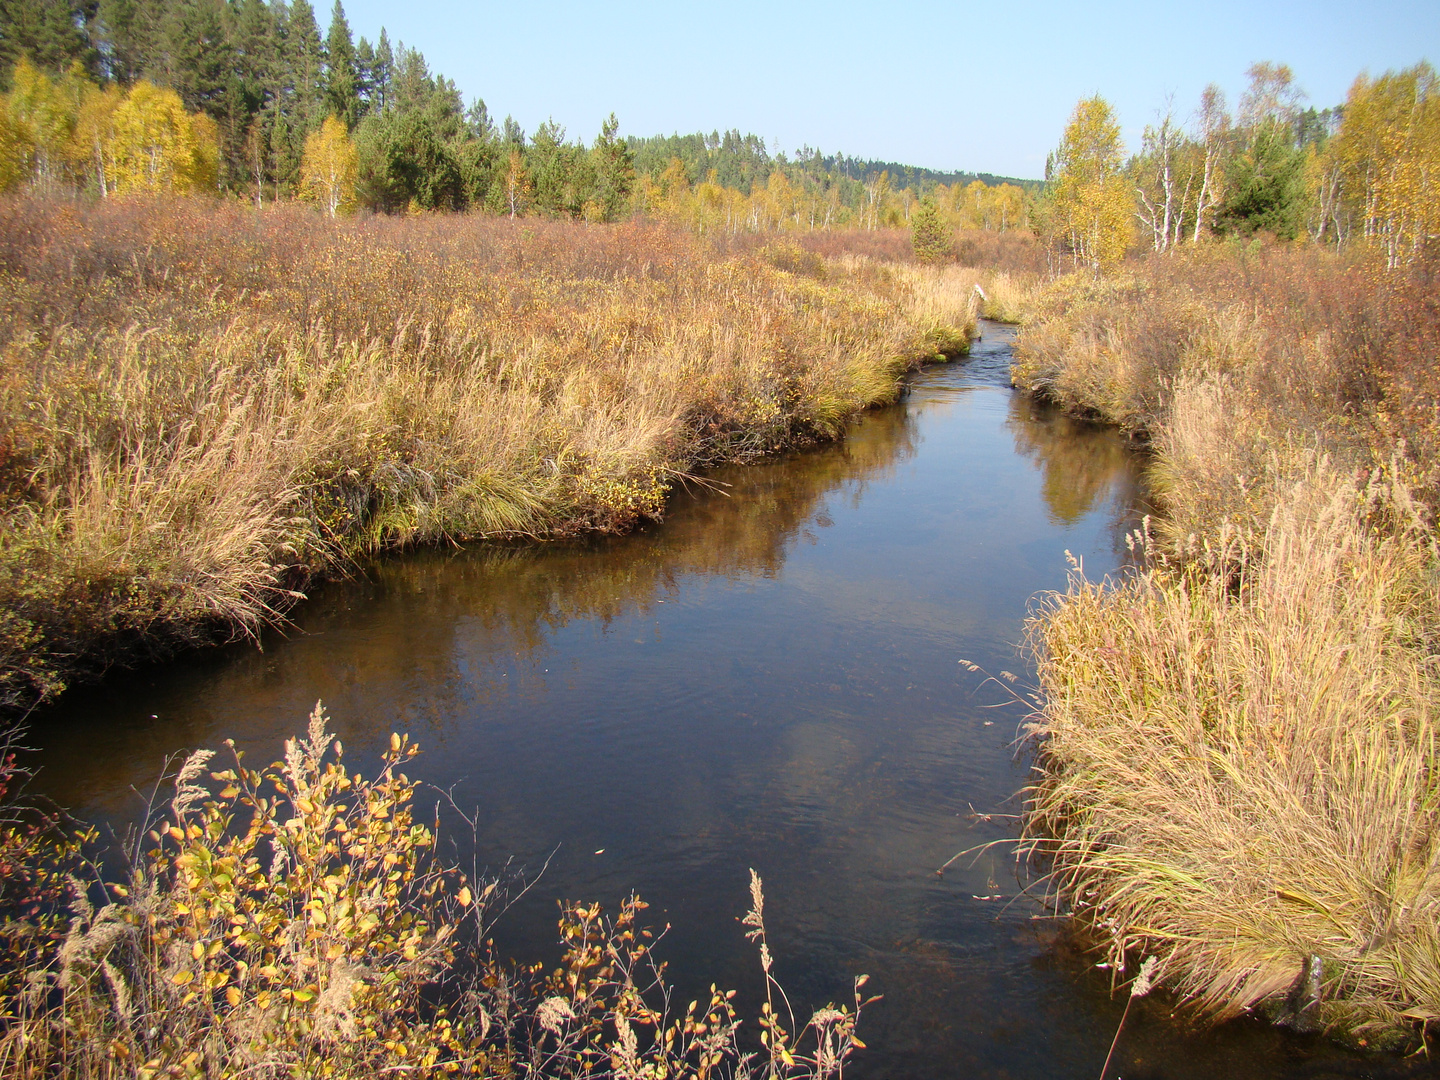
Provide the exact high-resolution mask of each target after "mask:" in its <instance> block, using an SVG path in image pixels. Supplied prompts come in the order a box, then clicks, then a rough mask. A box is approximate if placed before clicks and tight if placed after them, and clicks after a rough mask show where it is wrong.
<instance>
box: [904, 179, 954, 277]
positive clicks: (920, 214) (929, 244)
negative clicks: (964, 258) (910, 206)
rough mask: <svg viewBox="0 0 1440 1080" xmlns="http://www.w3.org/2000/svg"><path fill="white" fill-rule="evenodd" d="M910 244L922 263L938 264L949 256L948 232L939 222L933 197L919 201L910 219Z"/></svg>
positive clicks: (927, 196)
mask: <svg viewBox="0 0 1440 1080" xmlns="http://www.w3.org/2000/svg"><path fill="white" fill-rule="evenodd" d="M910 243H911V246H912V247H914V249H915V257H916V258H917V259H919V260H920V261H921V262H923V263H938V262H940V261H942V260H943V259H945V257H946V256H948V255H949V254H950V230H949V229H947V228H945V222H944V221H943V220H941V217H940V207H939V206H937V205H936V203H935V197H934V196H933V195H926V196H925V197H924V198H922V199H921V200H920V205H919V207H917V208H916V210H915V214H914V215H913V216H912V217H911V219H910Z"/></svg>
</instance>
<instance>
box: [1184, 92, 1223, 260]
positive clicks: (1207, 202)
mask: <svg viewBox="0 0 1440 1080" xmlns="http://www.w3.org/2000/svg"><path fill="white" fill-rule="evenodd" d="M1229 130H1230V114H1229V113H1228V112H1226V111H1225V94H1224V93H1223V92H1222V91H1221V89H1220V87H1218V86H1216V85H1215V84H1214V83H1211V84H1210V85H1209V86H1207V87H1205V90H1204V92H1203V93H1201V95H1200V107H1199V108H1198V109H1197V110H1196V111H1195V141H1196V142H1197V143H1198V144H1199V145H1200V149H1201V151H1202V155H1203V156H1202V158H1201V167H1200V184H1199V190H1198V191H1197V192H1196V194H1195V233H1194V236H1193V237H1192V239H1193V240H1195V241H1196V242H1197V243H1198V242H1199V240H1200V233H1201V230H1203V229H1204V228H1205V227H1206V226H1207V225H1213V224H1214V213H1215V208H1216V207H1217V206H1219V205H1220V200H1221V196H1222V192H1221V185H1220V177H1221V170H1220V163H1221V154H1222V152H1223V150H1224V145H1225V137H1226V135H1227V133H1228V132H1229Z"/></svg>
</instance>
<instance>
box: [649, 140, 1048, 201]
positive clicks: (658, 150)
mask: <svg viewBox="0 0 1440 1080" xmlns="http://www.w3.org/2000/svg"><path fill="white" fill-rule="evenodd" d="M626 142H627V143H628V145H629V147H630V151H631V153H632V154H633V155H634V160H635V170H636V171H637V172H641V173H648V174H650V175H651V176H658V175H659V174H660V173H662V172H664V170H665V168H666V167H667V166H668V165H669V164H670V162H671V160H673V159H675V158H679V159H680V162H681V164H683V165H684V166H685V171H686V173H687V174H688V175H689V179H690V182H691V183H692V184H693V183H698V182H700V181H701V180H704V179H705V178H706V177H707V176H708V175H709V174H710V172H711V170H714V172H715V178H716V180H718V181H719V182H720V183H721V184H723V185H724V186H725V187H729V188H737V189H739V190H740V191H743V192H744V193H745V194H747V195H748V194H750V192H751V190H752V189H753V188H754V187H763V186H764V185H765V183H766V182H767V181H768V180H769V179H770V174H771V172H773V171H774V170H776V169H781V170H782V171H784V172H785V173H786V174H787V175H792V176H793V175H794V174H795V173H796V172H801V173H805V174H808V175H810V176H814V177H817V178H818V177H820V176H829V177H831V178H833V179H839V178H841V177H843V178H845V179H847V180H854V181H859V182H861V183H863V182H865V181H866V180H867V179H870V178H871V177H875V176H879V175H880V173H882V172H888V173H889V174H890V184H891V187H892V188H895V189H900V188H912V189H922V188H930V187H934V186H935V185H936V184H945V185H946V186H947V187H948V186H954V185H956V184H959V185H960V186H961V187H964V186H965V185H966V184H969V183H972V182H973V181H975V180H979V181H981V182H982V183H984V184H987V185H989V186H991V187H994V186H996V185H998V184H1014V185H1016V186H1017V187H1021V188H1024V189H1026V190H1034V189H1038V188H1039V187H1040V186H1041V181H1039V180H1020V179H1016V178H1015V177H1010V176H996V175H995V174H993V173H984V172H981V173H976V172H963V171H955V172H940V171H938V170H935V169H923V168H919V167H917V166H914V165H903V164H901V163H899V162H895V161H874V160H869V159H864V158H855V157H848V156H846V155H845V154H822V153H821V152H820V151H818V150H812V149H811V148H809V147H806V148H804V149H803V150H800V151H799V152H797V154H796V155H795V157H794V158H793V159H792V158H790V157H789V156H788V155H786V154H785V153H783V152H782V153H778V154H774V155H772V154H771V153H770V152H769V151H768V150H766V148H765V140H764V139H763V138H761V137H760V136H758V135H753V134H747V135H742V134H740V132H739V130H738V129H732V130H730V131H726V132H719V131H712V132H711V133H710V134H708V135H706V134H705V133H704V132H695V133H694V134H690V135H654V136H652V137H650V138H648V139H642V138H637V137H636V136H633V135H632V136H630V137H629V138H628V139H627V140H626Z"/></svg>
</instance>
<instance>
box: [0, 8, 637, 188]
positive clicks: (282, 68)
mask: <svg viewBox="0 0 1440 1080" xmlns="http://www.w3.org/2000/svg"><path fill="white" fill-rule="evenodd" d="M0 75H3V79H4V88H5V90H6V94H5V102H6V114H5V115H4V116H3V117H0V137H3V138H4V140H5V143H6V145H4V146H0V153H4V155H5V157H6V159H7V160H8V162H9V169H10V171H11V173H13V174H16V175H18V176H19V178H20V179H30V180H32V181H35V180H40V181H49V180H56V179H60V178H62V177H61V174H62V172H64V176H63V178H64V179H65V180H67V181H68V182H70V183H74V184H79V185H82V186H92V187H98V188H99V189H100V193H101V194H105V193H106V189H107V187H108V185H109V181H108V179H107V178H106V177H105V175H104V172H105V170H104V169H103V168H101V167H96V168H93V169H92V168H85V167H81V166H80V165H79V163H78V161H77V160H73V159H74V157H75V155H74V154H73V153H72V154H70V155H68V156H67V155H66V154H64V153H60V152H58V150H57V148H58V147H59V146H61V144H68V143H70V142H73V141H74V140H75V139H76V138H77V137H81V136H77V134H76V133H77V131H79V130H80V129H82V128H84V127H85V126H86V124H87V122H89V120H90V119H93V118H90V117H89V116H88V114H85V113H84V110H83V108H82V106H83V104H84V100H85V99H86V97H87V95H89V96H91V97H93V96H94V93H100V94H104V95H108V96H109V98H110V99H111V100H112V101H113V102H114V103H116V105H117V107H118V103H119V102H121V101H123V100H128V99H129V98H130V97H131V96H132V95H133V94H135V93H136V92H137V89H139V88H141V87H146V88H147V89H142V90H139V92H140V95H141V98H142V99H146V98H148V99H155V100H163V102H164V105H165V108H166V109H170V108H171V106H172V105H173V104H174V103H175V102H176V101H178V102H179V104H180V106H181V107H182V108H183V110H184V111H185V112H186V113H187V114H189V115H190V116H191V117H194V118H195V119H194V120H192V121H191V128H192V131H191V132H190V136H191V139H192V141H194V140H198V141H199V142H200V143H202V144H204V147H205V150H204V152H205V154H206V155H208V158H209V159H212V160H213V176H204V177H202V179H204V180H206V181H207V182H209V184H210V186H213V187H218V189H219V190H221V191H223V192H228V193H231V194H237V195H244V196H246V197H249V198H253V199H255V200H256V201H257V202H262V203H263V202H264V201H266V200H273V199H277V198H287V197H295V196H300V195H304V194H306V193H307V191H309V190H310V189H311V188H312V187H313V184H312V182H311V180H312V177H310V175H309V173H311V172H313V170H312V169H309V167H308V166H307V162H306V151H307V146H310V147H312V148H313V146H314V142H315V139H316V138H317V137H318V136H325V138H326V139H327V141H328V142H329V143H330V144H331V145H332V149H333V147H334V144H335V141H336V139H335V136H336V132H335V128H334V125H333V124H332V125H331V129H330V134H329V135H325V131H326V122H327V121H328V120H333V121H335V122H336V123H337V124H339V125H341V127H342V128H343V133H344V136H345V138H346V139H349V140H351V141H352V142H353V148H354V152H355V153H354V176H353V190H352V191H351V192H349V194H348V197H347V199H346V200H343V201H346V202H350V203H354V204H359V205H364V206H368V207H370V208H372V209H375V210H381V211H388V212H394V211H400V210H405V209H408V208H420V209H426V210H463V209H468V208H471V207H483V208H487V209H490V210H493V211H497V212H498V211H511V212H513V211H515V210H517V209H518V208H519V205H520V204H521V203H522V202H523V204H524V206H525V207H526V208H529V209H533V210H536V211H540V212H548V213H554V214H571V215H574V216H580V215H582V214H584V215H593V216H599V217H613V216H616V215H618V214H620V213H622V212H623V211H624V210H625V209H626V206H627V202H626V200H627V197H628V194H629V185H630V181H631V176H632V170H631V168H630V165H629V157H628V149H627V148H626V146H625V144H624V142H623V141H622V140H620V139H619V137H618V134H617V129H618V125H617V124H616V123H615V121H614V120H613V118H612V119H611V120H610V121H609V122H607V123H606V125H605V126H604V127H603V128H602V130H601V132H600V133H599V135H598V136H597V138H596V139H595V141H594V143H593V144H591V145H589V146H586V145H583V144H579V143H571V142H568V141H567V140H566V137H565V132H564V129H563V128H560V127H559V126H558V125H555V124H553V123H547V124H542V125H541V126H540V128H539V129H537V130H536V132H535V133H534V134H533V135H531V136H530V137H529V138H528V139H527V137H526V135H525V133H524V131H523V130H522V129H521V128H520V126H519V125H518V124H517V123H516V122H515V121H514V120H513V119H511V118H509V117H507V118H506V119H505V120H504V121H503V122H500V123H496V122H494V121H493V120H492V118H491V117H490V114H489V111H488V110H487V108H486V106H485V103H484V101H482V100H476V101H474V102H473V103H471V104H470V105H469V106H468V107H467V106H466V105H465V103H464V100H463V99H462V97H461V94H460V91H459V89H458V87H457V86H456V85H455V84H454V82H452V81H451V80H449V79H447V78H445V77H444V76H443V75H439V74H436V73H434V72H432V71H431V70H430V68H429V65H428V64H427V63H426V61H425V58H424V56H423V55H422V54H421V53H420V51H419V50H417V49H414V48H407V47H406V46H405V45H404V44H403V43H401V44H395V45H392V43H391V42H390V40H389V37H388V35H387V34H386V32H385V31H384V30H382V31H381V32H380V37H379V40H378V41H377V42H376V43H374V44H372V43H371V42H370V41H369V40H368V39H366V38H364V37H361V38H360V39H359V40H358V41H356V40H355V38H354V36H353V34H352V33H351V30H350V27H349V23H348V21H347V20H346V17H345V11H344V8H343V7H342V5H341V4H340V2H339V0H336V3H335V5H334V8H333V9H332V11H331V15H330V23H329V28H328V31H327V32H325V33H323V34H322V32H321V30H320V28H319V25H318V23H317V21H316V17H315V11H314V9H313V8H312V7H311V6H310V4H309V2H308V0H291V2H289V3H285V2H284V0H275V2H273V3H267V2H266V0H6V2H5V3H3V4H0ZM41 80H48V88H47V87H46V86H42V85H41ZM22 84H23V85H22ZM87 88H88V89H87ZM37 91H38V93H37ZM41 98H44V99H45V100H44V101H43V102H41V101H40V99H41ZM95 100H96V101H99V100H100V99H99V98H96V99H95ZM152 111H153V110H152ZM172 111H173V110H172ZM92 112H93V110H92ZM94 126H95V125H94V124H93V123H91V124H90V127H92V128H93V127H94ZM142 126H143V125H142ZM152 126H153V125H152ZM112 134H113V133H112ZM122 134H123V133H122ZM115 138H116V139H120V141H121V142H123V139H122V138H121V135H120V134H115ZM91 141H94V140H93V139H91ZM172 141H173V140H172ZM166 149H167V146H166V145H161V144H160V143H153V142H152V144H151V145H150V147H149V150H150V151H151V153H152V156H157V157H158V156H163V155H164V153H165V151H166ZM72 150H73V147H72ZM342 156H344V155H342ZM332 157H333V155H332ZM41 158H47V159H48V161H49V162H51V163H53V165H55V166H56V167H53V168H52V167H47V170H48V171H47V170H38V171H37V162H38V161H39V159H41ZM62 163H66V164H68V166H69V168H68V172H66V171H64V170H61V169H59V168H58V166H59V165H60V164H62ZM170 172H171V173H172V174H173V170H170ZM42 173H43V175H42ZM161 186H165V185H163V184H162V185H161ZM171 186H174V185H171Z"/></svg>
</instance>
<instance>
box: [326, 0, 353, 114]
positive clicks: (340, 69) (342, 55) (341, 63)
mask: <svg viewBox="0 0 1440 1080" xmlns="http://www.w3.org/2000/svg"><path fill="white" fill-rule="evenodd" d="M355 59H356V57H355V46H354V43H353V42H352V40H351V37H350V24H349V23H348V22H346V21H345V9H344V7H342V6H341V4H340V0H335V8H334V10H333V11H332V12H331V13H330V34H329V36H328V37H327V38H326V40H325V98H326V102H327V104H328V105H329V106H330V115H332V116H336V117H339V118H340V120H341V121H342V122H344V124H345V127H346V129H347V130H348V129H349V128H353V127H354V126H355V124H356V122H357V121H358V120H359V119H360V87H359V79H358V77H357V71H356V63H355Z"/></svg>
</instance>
